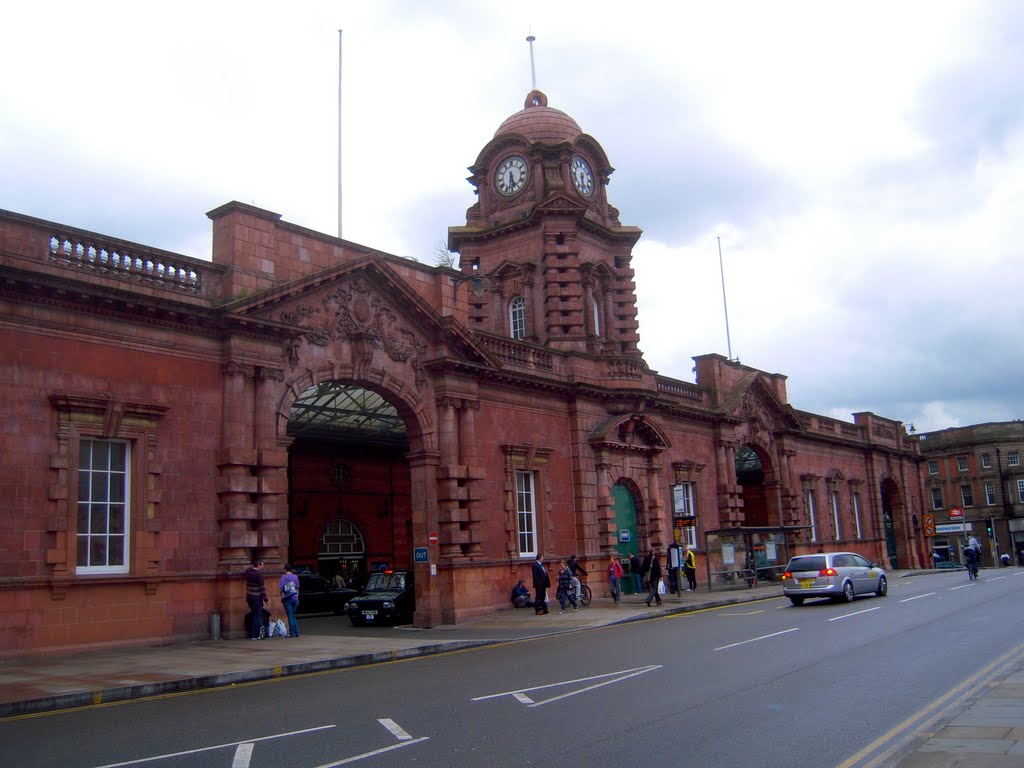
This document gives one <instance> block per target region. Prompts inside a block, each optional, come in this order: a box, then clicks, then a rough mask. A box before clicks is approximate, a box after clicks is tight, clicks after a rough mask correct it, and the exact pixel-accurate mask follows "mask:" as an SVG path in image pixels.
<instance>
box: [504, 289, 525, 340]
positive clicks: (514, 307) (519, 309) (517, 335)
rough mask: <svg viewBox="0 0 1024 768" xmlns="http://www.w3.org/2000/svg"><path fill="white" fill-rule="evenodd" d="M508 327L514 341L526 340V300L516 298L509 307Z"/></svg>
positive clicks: (519, 297)
mask: <svg viewBox="0 0 1024 768" xmlns="http://www.w3.org/2000/svg"><path fill="white" fill-rule="evenodd" d="M508 327H509V330H510V331H511V333H512V338H513V339H525V338H526V299H524V298H523V297H522V296H516V297H515V298H514V299H512V301H511V302H509V305H508Z"/></svg>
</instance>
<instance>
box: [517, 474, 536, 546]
mask: <svg viewBox="0 0 1024 768" xmlns="http://www.w3.org/2000/svg"><path fill="white" fill-rule="evenodd" d="M535 485H536V483H535V479H534V475H533V472H528V471H525V470H516V521H517V532H518V537H519V556H520V557H536V555H537V494H536V490H535Z"/></svg>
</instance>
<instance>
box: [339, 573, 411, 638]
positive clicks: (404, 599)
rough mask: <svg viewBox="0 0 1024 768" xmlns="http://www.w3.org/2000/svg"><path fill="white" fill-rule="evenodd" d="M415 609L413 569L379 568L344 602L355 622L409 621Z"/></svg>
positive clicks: (359, 623) (387, 622) (354, 623)
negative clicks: (356, 592)
mask: <svg viewBox="0 0 1024 768" xmlns="http://www.w3.org/2000/svg"><path fill="white" fill-rule="evenodd" d="M415 609H416V592H415V590H414V589H413V584H412V571H376V572H374V573H371V574H370V578H369V579H368V580H367V582H366V586H365V587H364V588H363V592H362V594H360V595H359V596H358V597H353V598H352V599H351V600H349V601H348V604H347V605H346V606H345V612H346V613H347V614H348V617H349V619H350V620H351V621H352V624H353V625H354V626H357V627H362V626H366V625H367V624H408V623H410V622H411V621H412V614H413V611H414V610H415Z"/></svg>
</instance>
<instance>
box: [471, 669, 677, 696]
mask: <svg viewBox="0 0 1024 768" xmlns="http://www.w3.org/2000/svg"><path fill="white" fill-rule="evenodd" d="M656 669H661V664H651V665H649V666H646V667H636V668H634V669H623V670H620V671H618V672H608V673H606V674H604V675H592V676H590V677H578V678H576V679H575V680H562V681H561V682H558V683H548V684H547V685H535V686H533V687H532V688H518V689H516V690H514V691H502V692H501V693H489V694H487V695H486V696H476V697H474V698H472V699H470V701H484V700H486V699H497V698H499V697H501V696H511V697H513V698H514V699H515V700H516V701H518V702H520V703H521V704H525V705H526V706H528V707H539V706H541V705H543V704H550V703H551V702H553V701H561V700H562V699H567V698H569V697H570V696H575V695H577V694H580V693H586V692H587V691H592V690H594V689H595V688H602V687H604V686H606V685H611V684H612V683H620V682H622V681H623V680H628V679H629V678H631V677H636V676H637V675H642V674H645V673H647V672H653V671H654V670H656ZM591 680H601V681H602V682H600V683H594V684H593V685H586V686H584V687H583V688H580V689H578V690H575V691H569V692H568V693H563V694H562V695H561V696H554V697H552V698H550V699H544V701H534V700H533V699H531V698H530V697H529V696H527V695H526V694H527V693H528V692H530V691H542V690H544V689H545V688H556V687H558V686H560V685H575V684H576V683H589V682H590V681H591Z"/></svg>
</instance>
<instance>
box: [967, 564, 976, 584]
mask: <svg viewBox="0 0 1024 768" xmlns="http://www.w3.org/2000/svg"><path fill="white" fill-rule="evenodd" d="M967 578H968V579H969V580H970V581H974V580H975V579H976V578H978V563H977V561H971V562H969V563H967Z"/></svg>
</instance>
